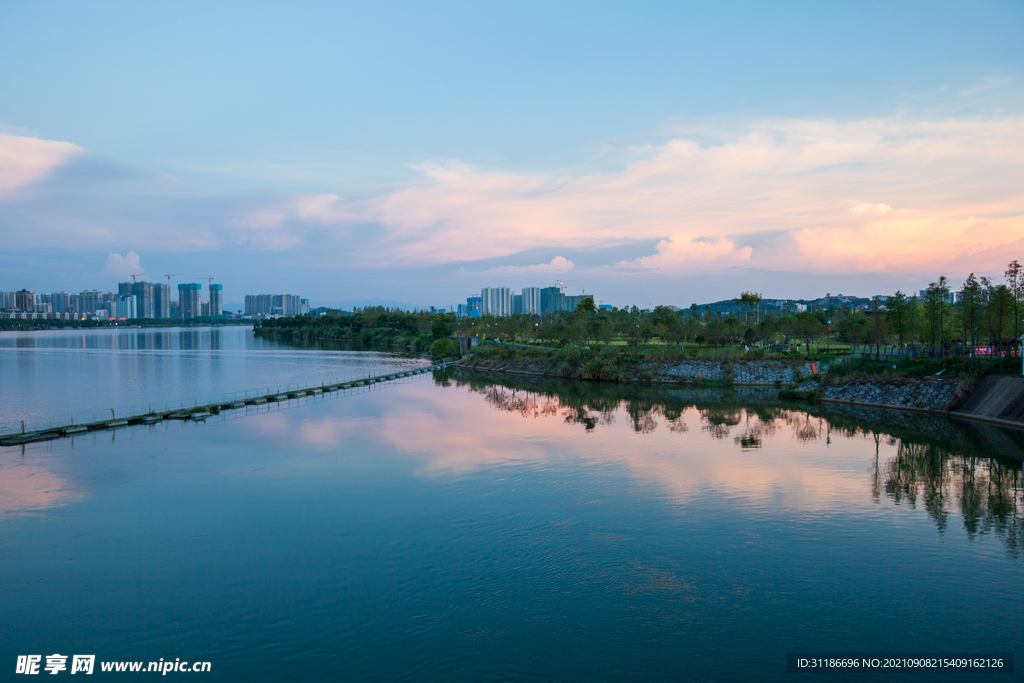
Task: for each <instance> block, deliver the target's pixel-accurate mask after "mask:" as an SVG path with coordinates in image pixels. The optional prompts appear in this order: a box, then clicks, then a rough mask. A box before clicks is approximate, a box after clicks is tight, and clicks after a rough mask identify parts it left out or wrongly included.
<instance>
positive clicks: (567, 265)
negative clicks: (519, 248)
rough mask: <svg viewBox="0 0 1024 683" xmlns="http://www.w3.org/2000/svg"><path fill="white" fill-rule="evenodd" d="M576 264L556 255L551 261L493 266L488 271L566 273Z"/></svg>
mask: <svg viewBox="0 0 1024 683" xmlns="http://www.w3.org/2000/svg"><path fill="white" fill-rule="evenodd" d="M575 267H576V264H575V263H573V262H572V261H570V260H569V259H567V258H565V257H564V256H556V257H555V258H553V259H551V262H550V263H537V264H534V265H532V266H501V267H498V268H491V269H490V270H488V271H487V272H488V273H492V274H495V275H527V274H530V273H566V272H568V271H570V270H572V269H573V268H575Z"/></svg>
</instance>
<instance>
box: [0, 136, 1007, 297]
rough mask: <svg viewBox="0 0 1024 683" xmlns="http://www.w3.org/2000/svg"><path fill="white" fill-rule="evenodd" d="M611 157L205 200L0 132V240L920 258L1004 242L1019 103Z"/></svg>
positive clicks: (863, 265) (647, 270)
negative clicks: (997, 111)
mask: <svg viewBox="0 0 1024 683" xmlns="http://www.w3.org/2000/svg"><path fill="white" fill-rule="evenodd" d="M630 154H631V160H630V161H629V162H628V163H624V164H622V165H621V166H620V167H619V168H617V169H612V170H609V171H604V172H600V173H583V174H578V175H570V174H564V173H562V174H555V173H544V172H533V173H514V172H508V171H502V170H500V169H487V168H480V167H475V166H471V165H467V164H464V163H460V162H457V161H431V162H426V163H420V164H417V165H416V166H414V168H415V169H416V170H417V171H418V172H419V173H420V179H419V181H417V182H415V183H411V184H405V185H403V186H399V187H393V188H388V189H384V190H381V191H378V192H372V193H366V194H363V195H360V196H346V195H343V194H341V193H316V194H307V195H289V196H284V195H278V196H272V197H267V196H266V195H260V196H247V197H226V198H224V197H222V198H210V197H203V196H200V195H198V194H196V193H191V194H190V193H189V192H188V191H185V190H183V189H182V188H181V187H180V186H177V185H176V184H175V183H173V182H170V181H169V180H168V179H167V178H164V177H160V176H157V175H155V174H148V173H144V172H138V171H132V170H130V169H123V168H120V167H116V166H114V165H113V164H110V163H109V162H102V160H97V159H95V158H94V157H92V155H89V154H86V153H84V150H82V149H81V148H79V147H77V146H75V145H73V144H71V143H67V142H51V141H45V140H38V139H34V138H19V137H14V136H9V135H8V136H3V135H0V232H2V233H3V235H4V239H5V240H6V242H7V244H8V247H9V248H40V247H42V248H67V249H73V248H76V247H81V246H83V245H89V246H90V247H91V248H95V249H103V250H104V252H105V253H109V252H114V251H116V252H117V253H122V252H124V251H128V250H130V251H133V252H135V253H136V254H138V253H144V252H143V250H148V251H149V252H154V251H177V252H199V251H218V250H225V249H240V250H255V251H263V252H281V253H285V254H287V253H292V254H303V255H305V256H304V257H305V258H306V259H307V260H306V265H307V267H315V268H323V269H331V268H335V269H338V268H344V269H358V270H361V271H365V270H374V269H379V270H393V269H403V268H423V267H430V266H437V265H443V264H448V263H463V264H465V263H472V262H476V261H485V260H486V261H487V262H488V263H489V265H490V269H489V270H486V269H485V270H484V271H483V272H487V273H489V274H491V275H493V276H499V275H500V276H512V275H529V274H542V273H564V272H566V271H568V270H570V269H573V268H576V270H579V267H577V266H576V264H575V263H573V261H570V260H569V259H568V258H565V257H564V256H558V257H556V258H554V259H553V260H552V261H550V262H543V263H538V264H535V265H529V266H518V265H511V264H509V265H501V260H503V259H507V260H508V261H512V263H514V262H515V260H513V258H512V257H514V256H515V255H517V254H523V253H527V252H528V253H538V252H540V253H544V252H546V253H547V254H558V253H559V252H562V253H565V250H573V253H578V252H583V251H588V250H590V251H595V250H600V249H607V248H611V247H616V246H618V245H631V244H640V243H645V244H656V245H657V246H656V247H655V249H654V251H653V252H652V253H648V254H645V255H642V256H640V257H638V258H628V259H625V260H617V261H613V262H608V263H605V264H604V265H603V267H605V268H607V269H608V272H614V273H619V274H621V275H622V276H628V275H629V274H635V275H636V276H638V277H639V276H644V275H650V274H652V273H653V274H667V275H672V274H678V273H693V272H702V271H719V270H722V269H724V268H734V267H743V268H751V269H762V270H785V271H806V272H817V273H871V272H880V271H890V272H895V271H917V272H940V271H944V270H948V269H953V270H958V269H966V270H985V269H986V268H999V267H1001V266H1002V265H1004V264H1005V263H1006V262H1008V261H1009V260H1011V259H1013V258H1017V257H1020V256H1021V253H1022V251H1024V193H1022V192H1021V191H1020V187H1021V179H1022V178H1024V118H1021V117H1003V118H987V119H950V120H943V121H924V120H907V119H903V118H900V117H892V118H885V119H870V120H862V121H852V122H832V121H815V120H794V119H781V120H767V121H761V122H758V123H755V124H751V125H748V126H747V127H746V128H744V129H742V130H727V129H716V128H709V127H707V126H704V127H700V128H697V127H694V128H692V129H687V130H683V131H680V132H679V134H678V135H677V136H676V137H675V138H674V139H671V140H668V141H666V142H663V143H660V144H653V145H648V146H642V147H637V148H634V149H632V150H630ZM129 256H130V255H129ZM124 258H127V257H124ZM544 258H545V259H547V258H548V256H545V257H544ZM495 260H497V261H498V264H497V265H495V264H494V261H495ZM518 262H519V263H522V262H523V261H522V260H521V259H519V260H518ZM134 263H136V264H137V263H138V261H137V260H135V261H134ZM128 266H129V264H128V263H127V262H126V263H124V264H120V263H118V264H108V268H115V267H116V268H117V269H118V270H119V271H120V270H123V269H124V268H127V267H128Z"/></svg>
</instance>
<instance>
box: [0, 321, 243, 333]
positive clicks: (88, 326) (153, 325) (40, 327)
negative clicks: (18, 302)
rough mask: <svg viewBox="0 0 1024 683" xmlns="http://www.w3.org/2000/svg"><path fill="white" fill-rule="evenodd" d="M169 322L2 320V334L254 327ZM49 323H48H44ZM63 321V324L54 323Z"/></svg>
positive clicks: (198, 322) (0, 323)
mask: <svg viewBox="0 0 1024 683" xmlns="http://www.w3.org/2000/svg"><path fill="white" fill-rule="evenodd" d="M165 320H167V322H156V321H152V322H141V323H140V322H131V323H129V321H127V320H119V321H117V322H116V323H114V322H112V321H109V322H108V321H92V320H80V321H74V320H18V319H14V320H0V334H2V333H4V332H53V331H60V330H132V329H160V328H170V327H246V326H247V327H252V324H253V321H251V320H237V321H236V320H218V321H213V320H180V319H176V318H166V319H165ZM11 323H38V324H30V325H12V324H11ZM44 323H48V324H44ZM53 323H63V324H56V325H55V324H53Z"/></svg>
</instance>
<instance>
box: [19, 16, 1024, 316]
mask: <svg viewBox="0 0 1024 683" xmlns="http://www.w3.org/2000/svg"><path fill="white" fill-rule="evenodd" d="M211 5H212V6H211ZM0 19H2V20H0V63H2V64H4V65H5V68H3V69H0V134H4V138H3V141H4V142H3V144H0V237H3V238H4V239H3V241H4V242H5V243H6V245H7V246H5V247H0V269H2V273H0V288H3V289H13V288H21V287H23V286H25V287H29V288H34V289H36V290H37V291H49V290H58V289H66V290H69V291H70V290H77V289H80V288H84V287H89V288H92V287H97V288H100V289H109V288H112V287H113V286H115V284H116V282H117V280H118V279H120V278H121V277H123V273H122V272H121V270H128V271H129V272H131V270H132V269H133V268H135V267H140V268H143V269H145V270H146V271H147V272H151V273H154V274H157V275H158V274H160V273H164V272H184V273H186V274H187V276H188V277H191V278H195V277H198V276H200V275H207V274H209V275H214V276H216V277H217V279H218V280H219V281H221V282H223V283H224V284H225V297H226V298H227V299H228V300H232V301H238V300H241V298H242V296H244V294H246V293H256V292H263V291H271V290H273V291H289V292H295V293H299V294H302V295H303V296H309V297H310V298H312V299H313V300H315V301H338V300H350V299H359V298H369V297H374V296H380V297H383V298H389V299H397V300H401V301H408V302H410V303H417V304H426V305H431V304H433V305H439V306H445V305H449V304H451V303H452V302H455V301H458V300H460V299H464V298H465V296H466V293H467V292H469V291H473V290H475V289H479V288H480V287H481V286H496V285H507V286H511V287H513V289H515V290H518V289H520V288H521V287H523V286H528V285H533V284H546V283H547V282H549V281H553V280H554V279H556V278H561V279H563V280H565V281H567V282H569V281H571V282H572V283H573V285H572V286H573V287H578V288H580V289H582V288H589V291H599V297H600V298H602V299H606V300H608V301H609V302H611V303H617V304H629V303H639V304H640V305H644V304H646V303H648V302H649V301H650V302H651V303H670V304H676V305H680V306H686V305H689V304H690V303H691V302H694V301H706V300H713V299H717V298H724V297H727V296H734V295H735V293H737V292H738V291H740V290H743V289H758V290H761V291H763V292H764V293H765V295H766V296H770V297H771V296H807V297H814V296H820V295H822V294H824V293H825V291H833V293H834V292H835V291H836V290H840V291H841V290H842V288H843V287H846V288H848V290H849V291H850V292H854V291H856V293H860V294H864V295H870V294H875V293H887V292H888V291H891V290H892V289H895V288H896V287H902V288H903V289H904V290H906V289H912V288H915V287H919V286H920V287H923V286H925V285H926V284H927V282H928V281H929V280H931V279H935V278H936V277H937V276H938V275H939V274H947V275H949V276H951V277H953V278H954V279H955V278H958V277H963V276H965V275H966V274H967V273H968V272H971V271H977V272H988V273H996V272H1000V271H1001V270H1002V266H1004V265H1005V262H1006V261H1008V260H1009V259H1010V258H1017V257H1020V256H1024V249H1021V246H1024V244H1022V242H1021V238H1022V237H1024V222H1022V216H1024V206H1022V202H1021V200H1020V198H1019V196H1018V195H1020V194H1021V193H1020V192H1019V187H1020V186H1021V182H1020V181H1021V180H1024V173H1022V170H1024V168H1022V166H1024V162H1021V161H1020V157H1019V156H1017V157H1015V156H1014V152H1015V151H1017V150H1019V149H1021V148H1022V146H1024V140H1022V135H1021V125H1020V124H1021V121H1022V119H1021V117H1022V113H1024V112H1022V105H1024V99H1022V94H1024V90H1022V88H1021V78H1022V64H1024V60H1022V57H1024V47H1022V43H1024V41H1021V40H1020V36H1021V35H1022V34H1024V32H1022V29H1024V5H1022V4H1021V3H1019V2H1001V3H1000V2H993V3H973V4H968V3H935V2H930V3H865V2H858V3H771V4H766V3H702V4H699V5H698V4H684V3H619V4H611V3H603V4H598V3H533V4H531V3H515V4H506V5H497V4H490V5H482V4H480V3H373V4H370V3H361V4H358V5H357V4H352V5H348V6H346V5H342V4H339V3H296V4H285V3H262V4H261V3H180V2H179V3H173V4H172V3H103V2H99V3H93V4H70V3H45V2H38V3H21V4H17V5H14V4H8V5H6V6H5V7H4V8H3V9H2V10H0ZM62 145H64V146H62ZM993 150H995V151H993ZM1000 150H1001V152H1000ZM3 178H6V179H7V180H6V185H4V184H3V182H4V181H3ZM1015 188H1016V189H1015ZM858 207H860V208H858ZM864 207H867V208H864ZM883 207H884V208H883ZM979 232H981V233H983V234H984V239H981V240H979V239H977V236H978V233H979ZM922 239H927V241H928V242H929V243H930V248H929V249H926V250H924V251H925V252H927V253H924V254H922V253H921V251H922V250H920V249H917V248H915V247H914V244H915V242H917V241H920V240H922ZM869 243H870V244H872V245H873V246H874V247H875V248H876V249H877V252H878V253H879V254H881V255H872V254H871V253H868V252H869V251H870V250H865V249H861V248H860V247H859V246H858V245H865V244H869ZM829 245H831V247H829ZM965 245H966V246H965ZM862 252H863V253H862ZM1018 252H1020V253H1018ZM132 254H133V255H132ZM559 258H560V259H561V260H557V259H559ZM567 264H568V265H567ZM193 271H194V272H193ZM200 271H202V272H200ZM833 285H836V286H833ZM840 285H842V286H840ZM875 288H882V291H874V289H875Z"/></svg>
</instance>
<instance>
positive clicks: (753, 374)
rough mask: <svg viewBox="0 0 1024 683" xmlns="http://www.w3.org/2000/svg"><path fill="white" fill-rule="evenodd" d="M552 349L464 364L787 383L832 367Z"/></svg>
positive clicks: (599, 377)
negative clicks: (577, 355) (573, 354)
mask: <svg viewBox="0 0 1024 683" xmlns="http://www.w3.org/2000/svg"><path fill="white" fill-rule="evenodd" d="M565 356H566V354H561V353H560V352H554V353H551V354H547V355H542V354H539V353H529V354H520V355H502V356H498V357H483V358H481V357H479V354H474V355H473V357H472V358H464V359H463V360H462V362H461V363H460V365H462V366H463V367H468V368H472V369H476V370H484V371H491V372H502V373H507V374H512V375H532V376H539V377H552V378H553V377H560V378H566V379H585V380H593V381H604V382H616V383H657V384H712V385H714V384H721V385H726V384H732V385H752V386H777V387H781V386H785V385H791V384H794V383H796V382H799V381H800V380H801V379H803V378H804V377H812V376H814V375H817V374H819V373H822V372H827V371H828V365H827V364H821V363H816V362H810V361H801V360H737V361H731V360H698V359H693V360H685V359H679V360H663V361H658V360H650V359H647V358H643V357H630V356H627V355H607V356H600V355H594V356H593V357H590V358H582V359H574V358H572V357H571V356H570V357H568V358H566V357H565Z"/></svg>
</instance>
